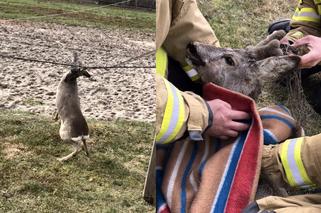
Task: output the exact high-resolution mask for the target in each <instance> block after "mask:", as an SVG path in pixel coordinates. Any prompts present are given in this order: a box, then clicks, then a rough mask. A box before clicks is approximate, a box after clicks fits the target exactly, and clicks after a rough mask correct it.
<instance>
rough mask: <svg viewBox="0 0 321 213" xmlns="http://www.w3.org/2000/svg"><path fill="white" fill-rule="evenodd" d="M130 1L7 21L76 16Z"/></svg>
mask: <svg viewBox="0 0 321 213" xmlns="http://www.w3.org/2000/svg"><path fill="white" fill-rule="evenodd" d="M130 1H132V0H125V1H121V2H116V3H112V4H106V5H103V6H97V7H92V8H87V9H83V10H73V11H69V12H64V13H55V14H48V15H43V16H33V17H25V18H14V19H6V20H10V21H20V20H32V19H39V18H46V17H55V16H61V15H68V14H74V13H82V12H86V11H90V10H95V9H101V8H107V7H111V6H116V5H119V4H124V3H128V2H130Z"/></svg>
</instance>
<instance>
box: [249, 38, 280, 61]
mask: <svg viewBox="0 0 321 213" xmlns="http://www.w3.org/2000/svg"><path fill="white" fill-rule="evenodd" d="M248 53H249V54H250V56H251V57H252V58H255V59H256V60H258V61H259V60H262V59H265V58H268V57H271V56H280V55H283V53H282V50H281V48H280V42H279V41H278V40H276V39H274V40H272V41H270V42H269V43H268V44H265V45H262V46H256V47H253V48H250V49H248Z"/></svg>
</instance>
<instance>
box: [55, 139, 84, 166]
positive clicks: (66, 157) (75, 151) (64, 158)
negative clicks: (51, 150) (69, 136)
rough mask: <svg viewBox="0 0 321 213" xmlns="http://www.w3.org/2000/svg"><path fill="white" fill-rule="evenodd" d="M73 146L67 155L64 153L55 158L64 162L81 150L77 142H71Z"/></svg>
mask: <svg viewBox="0 0 321 213" xmlns="http://www.w3.org/2000/svg"><path fill="white" fill-rule="evenodd" d="M73 147H74V149H73V151H72V152H71V153H70V154H69V155H66V156H64V157H61V158H57V160H58V161H60V162H65V161H67V160H69V159H70V158H72V157H74V156H76V155H77V154H78V153H79V152H80V151H81V146H80V144H79V143H75V144H73Z"/></svg>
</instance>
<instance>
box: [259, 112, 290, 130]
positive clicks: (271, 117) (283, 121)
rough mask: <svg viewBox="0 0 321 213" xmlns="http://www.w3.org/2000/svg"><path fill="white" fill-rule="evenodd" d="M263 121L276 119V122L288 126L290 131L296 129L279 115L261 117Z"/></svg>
mask: <svg viewBox="0 0 321 213" xmlns="http://www.w3.org/2000/svg"><path fill="white" fill-rule="evenodd" d="M261 119H262V120H265V119H275V120H278V121H281V122H282V123H284V124H286V125H287V126H288V127H289V128H290V129H295V126H294V125H293V124H292V123H291V122H290V121H288V120H287V119H285V118H282V117H279V116H277V115H261Z"/></svg>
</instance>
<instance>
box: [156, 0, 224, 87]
mask: <svg viewBox="0 0 321 213" xmlns="http://www.w3.org/2000/svg"><path fill="white" fill-rule="evenodd" d="M191 41H199V42H202V43H206V44H213V45H215V46H219V42H218V40H217V38H216V36H215V34H214V32H213V30H212V28H211V26H210V25H209V23H208V22H207V21H206V19H205V18H204V17H203V15H202V13H201V12H200V10H199V9H198V7H197V3H196V0H166V1H163V0H157V1H156V49H157V53H156V70H157V72H158V73H159V74H161V75H162V76H164V77H166V72H167V70H166V68H167V64H166V63H167V54H168V56H170V57H171V58H173V59H175V60H176V61H178V62H179V63H180V64H181V66H182V68H183V69H184V70H185V72H186V74H187V75H188V76H189V77H190V78H191V79H192V80H194V81H195V80H197V79H198V75H197V72H196V70H194V69H193V68H192V67H190V66H188V65H187V63H186V62H185V52H186V46H187V44H188V43H189V42H191Z"/></svg>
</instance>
